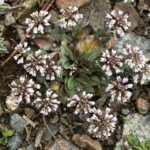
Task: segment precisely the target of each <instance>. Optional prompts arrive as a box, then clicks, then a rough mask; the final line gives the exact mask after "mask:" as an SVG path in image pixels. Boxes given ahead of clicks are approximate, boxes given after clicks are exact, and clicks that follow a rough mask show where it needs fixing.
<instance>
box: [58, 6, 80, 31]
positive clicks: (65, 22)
mask: <svg viewBox="0 0 150 150" xmlns="http://www.w3.org/2000/svg"><path fill="white" fill-rule="evenodd" d="M60 12H61V14H62V18H61V19H60V20H59V21H58V23H59V25H60V27H61V28H68V27H75V26H76V25H77V22H78V21H79V20H80V19H82V18H83V15H82V14H80V13H79V12H78V8H77V7H73V6H70V7H68V8H66V9H61V10H60Z"/></svg>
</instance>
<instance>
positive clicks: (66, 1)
mask: <svg viewBox="0 0 150 150" xmlns="http://www.w3.org/2000/svg"><path fill="white" fill-rule="evenodd" d="M90 1H91V0H56V6H57V7H58V8H59V9H62V8H63V9H65V8H68V7H69V6H77V7H81V6H83V5H84V4H86V3H88V2H90Z"/></svg>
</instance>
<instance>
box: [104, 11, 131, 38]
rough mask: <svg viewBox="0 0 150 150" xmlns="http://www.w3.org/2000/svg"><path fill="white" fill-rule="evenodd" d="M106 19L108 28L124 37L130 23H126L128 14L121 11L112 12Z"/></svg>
mask: <svg viewBox="0 0 150 150" xmlns="http://www.w3.org/2000/svg"><path fill="white" fill-rule="evenodd" d="M106 17H107V18H108V19H109V21H108V22H107V25H108V28H109V29H110V30H113V32H114V33H115V34H117V35H119V36H121V37H122V36H124V34H125V31H127V30H128V29H129V27H130V26H131V23H130V22H129V21H128V18H129V16H128V14H126V13H124V12H123V11H122V10H112V11H111V12H110V14H107V15H106Z"/></svg>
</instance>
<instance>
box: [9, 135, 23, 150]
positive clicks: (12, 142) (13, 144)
mask: <svg viewBox="0 0 150 150" xmlns="http://www.w3.org/2000/svg"><path fill="white" fill-rule="evenodd" d="M22 142H23V141H22V139H21V137H20V136H19V135H18V134H15V135H14V136H13V137H11V138H10V139H9V140H8V147H10V149H9V150H17V149H18V148H19V146H20V145H21V144H22Z"/></svg>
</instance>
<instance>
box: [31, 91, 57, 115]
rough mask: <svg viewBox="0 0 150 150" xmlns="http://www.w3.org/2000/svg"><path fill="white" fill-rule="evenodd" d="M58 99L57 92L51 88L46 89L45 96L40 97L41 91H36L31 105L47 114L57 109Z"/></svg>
mask: <svg viewBox="0 0 150 150" xmlns="http://www.w3.org/2000/svg"><path fill="white" fill-rule="evenodd" d="M59 104H60V101H59V99H58V94H57V93H54V91H52V90H51V89H48V90H47V91H46V94H45V97H44V98H43V97H42V94H41V93H37V98H36V99H35V100H34V102H33V105H35V106H36V107H37V108H38V109H40V113H42V114H44V115H49V114H50V113H52V112H56V111H57V110H58V107H59Z"/></svg>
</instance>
